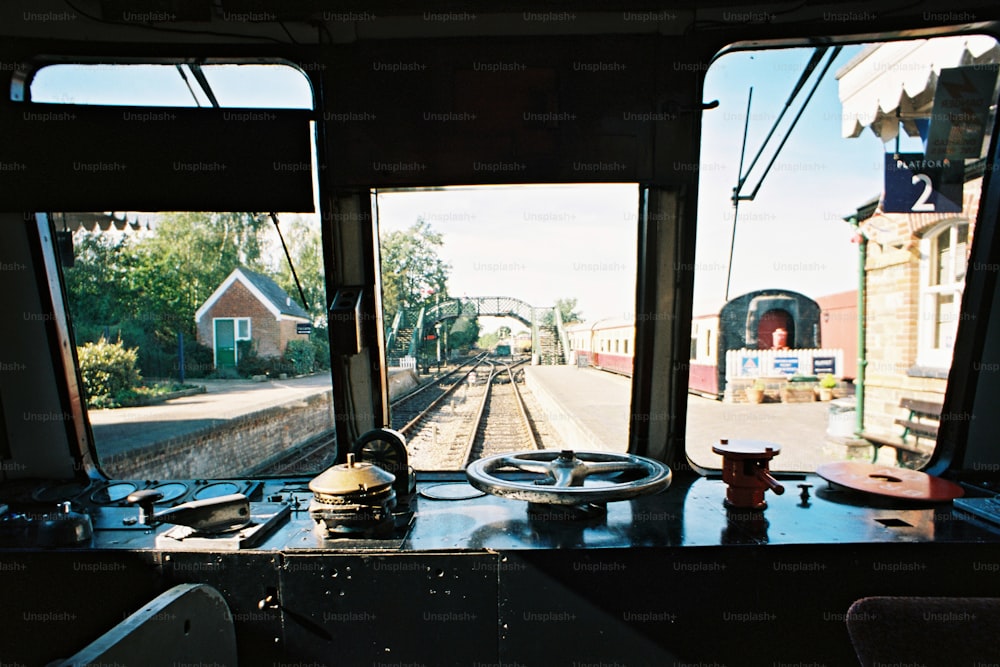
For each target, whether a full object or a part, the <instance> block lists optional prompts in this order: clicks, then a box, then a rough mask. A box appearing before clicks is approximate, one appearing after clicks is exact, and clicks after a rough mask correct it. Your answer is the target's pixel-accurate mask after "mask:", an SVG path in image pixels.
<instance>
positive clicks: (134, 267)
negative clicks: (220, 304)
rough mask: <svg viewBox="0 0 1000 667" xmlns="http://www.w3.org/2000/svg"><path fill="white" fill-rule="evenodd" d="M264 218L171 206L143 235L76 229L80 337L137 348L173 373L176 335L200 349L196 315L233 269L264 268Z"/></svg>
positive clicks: (151, 371) (73, 274) (146, 366)
mask: <svg viewBox="0 0 1000 667" xmlns="http://www.w3.org/2000/svg"><path fill="white" fill-rule="evenodd" d="M263 223H264V221H263V220H262V219H261V218H259V217H258V216H255V215H253V214H250V213H170V214H166V215H164V216H162V217H161V218H160V219H159V220H158V221H157V223H156V225H155V228H154V231H153V232H152V233H151V234H149V235H147V236H142V237H130V236H116V235H114V234H102V233H93V234H88V233H82V232H81V233H78V234H77V235H76V237H75V239H74V244H75V246H76V247H75V248H74V256H75V264H74V266H73V267H72V268H67V269H66V271H65V278H66V287H67V296H68V302H69V307H70V313H71V316H72V318H73V323H74V330H75V332H76V338H77V343H78V344H82V343H84V342H88V341H91V342H93V341H96V340H98V338H99V337H100V336H102V335H103V336H106V337H110V338H120V339H121V340H122V341H123V343H124V344H125V345H126V346H127V347H129V348H138V359H139V366H140V368H141V369H142V372H143V373H144V374H145V375H147V376H163V377H165V376H168V375H175V374H176V373H177V371H178V368H177V342H178V334H184V336H185V343H186V344H187V346H189V347H188V352H189V354H187V355H186V358H187V359H188V360H191V359H194V358H195V353H197V352H198V350H197V349H196V348H197V346H196V344H195V322H194V314H195V311H196V310H197V309H198V307H199V306H201V304H202V303H203V302H204V301H205V299H207V298H208V296H209V295H210V294H211V293H212V292H213V291H214V290H215V289H216V288H217V287H218V286H219V284H220V283H221V282H222V281H223V280H224V279H225V277H226V276H227V275H229V273H230V272H232V270H233V269H235V268H236V267H238V266H246V267H248V268H250V269H253V270H261V269H262V268H263V262H262V258H261V254H262V238H261V232H262V228H263Z"/></svg>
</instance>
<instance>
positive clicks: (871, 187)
mask: <svg viewBox="0 0 1000 667" xmlns="http://www.w3.org/2000/svg"><path fill="white" fill-rule="evenodd" d="M861 48H862V47H861V46H854V47H846V48H845V49H844V50H843V51H842V52H841V54H840V55H839V57H838V59H837V60H836V62H835V63H834V64H833V66H832V67H831V68H830V71H829V72H827V74H826V77H825V78H824V80H823V81H822V83H821V85H820V87H819V89H818V90H817V92H816V94H815V96H814V97H813V99H812V100H811V102H810V104H809V106H808V107H807V108H806V111H805V112H804V114H803V116H802V118H801V119H800V120H799V122H798V125H797V126H796V128H795V129H794V131H793V132H792V135H791V137H790V139H789V140H788V142H787V143H786V144H785V146H784V148H783V150H782V151H781V154H780V155H779V156H778V159H777V161H776V162H775V164H774V167H773V168H772V170H771V172H770V174H769V175H768V176H767V178H766V180H765V181H764V182H763V184H762V185H761V187H760V190H759V193H758V195H757V197H756V199H755V200H754V201H744V202H742V203H741V205H740V209H739V221H738V224H737V233H736V234H737V236H736V239H737V245H736V251H735V254H734V257H733V263H732V286H731V288H730V293H729V296H730V297H734V296H738V295H739V294H743V293H745V292H749V291H752V290H756V289H761V288H765V287H778V288H788V289H794V290H797V291H800V292H803V293H805V294H806V295H807V296H810V297H813V298H816V297H819V296H823V295H826V294H832V293H836V292H842V291H848V290H852V289H854V287H855V284H856V267H857V245H855V244H854V243H852V242H851V237H852V233H853V232H852V230H851V228H850V226H849V225H848V224H847V223H846V222H844V221H843V217H844V216H847V215H849V214H850V213H852V212H853V211H854V210H855V209H856V208H857V207H858V206H860V205H861V204H863V203H864V202H866V201H867V200H869V199H870V198H872V197H874V196H877V195H878V194H879V193H880V191H881V189H882V179H883V174H882V170H883V163H882V154H883V152H884V151H885V150H886V146H884V145H883V144H882V143H881V141H880V140H879V139H878V138H876V137H875V136H874V134H872V133H871V132H869V131H865V132H864V133H862V135H861V136H860V137H857V138H854V139H845V138H843V137H841V129H840V126H841V120H840V119H841V106H840V102H839V99H838V96H837V81H836V79H835V78H834V74H835V73H836V72H837V70H839V69H840V68H841V67H842V66H843V65H844V64H845V63H847V62H848V60H849V59H850V58H851V57H853V55H854V54H856V53H857V52H858V51H859V50H860V49H861ZM811 51H812V50H811V49H804V48H800V49H786V50H771V51H767V52H764V51H753V52H733V53H729V54H726V55H723V56H721V57H720V58H719V59H717V60H716V61H715V63H713V64H712V66H711V67H710V68H709V69H708V70H707V72H706V75H705V81H706V85H705V95H704V100H705V101H712V100H718V101H719V105H718V107H717V108H715V109H711V110H708V111H706V112H705V114H704V116H703V123H704V125H703V138H702V153H701V159H700V163H699V174H700V181H699V198H698V225H699V227H698V242H697V251H696V264H695V309H694V314H695V315H700V314H707V313H712V312H717V311H718V309H719V307H720V306H721V305H722V304H723V303H724V301H725V290H726V276H727V270H728V266H729V240H730V235H731V233H732V230H733V214H734V211H733V206H732V201H731V194H732V189H733V186H734V185H735V184H736V182H737V178H738V167H739V161H740V146H741V143H742V141H743V132H744V121H745V118H746V105H747V98H748V94H749V91H750V88H751V87H753V98H752V106H751V109H750V123H749V132H748V136H747V149H746V159H745V164H746V165H749V162H750V160H751V159H752V157H753V156H754V155H755V154H756V152H757V149H758V148H759V147H760V145H761V143H762V141H763V139H764V137H765V135H766V133H767V132H768V131H769V130H770V128H771V125H772V123H773V122H774V120H775V118H777V116H778V114H779V112H780V111H781V109H782V107H783V106H784V104H785V101H786V99H787V97H788V95H789V93H790V91H791V89H792V87H793V85H794V83H795V81H796V80H797V79H798V77H799V75H800V73H801V71H802V69H803V67H804V65H805V63H806V62H807V61H808V59H809V56H810V54H811ZM123 70H129V71H123ZM205 72H206V76H207V77H208V78H209V81H210V83H211V86H212V89H213V90H214V91H215V93H216V95H217V97H218V98H219V100H220V101H221V103H222V104H223V106H244V107H266V106H280V107H295V108H308V107H309V106H311V104H312V102H311V91H310V89H309V84H308V81H307V79H306V78H305V77H303V76H302V75H301V73H299V72H297V71H294V70H290V69H288V68H274V67H267V66H208V67H206V68H205ZM187 76H188V79H189V82H190V85H191V88H192V89H193V90H194V92H192V91H191V90H189V89H188V87H187V86H186V84H185V82H184V80H183V79H182V78H181V77H180V76H179V75H178V73H177V71H176V69H175V68H173V67H162V66H139V65H134V66H129V67H125V68H108V67H103V66H87V67H85V68H81V67H80V66H60V67H50V68H47V69H45V70H42V72H41V73H40V74H39V75H38V77H37V78H36V79H35V81H34V82H33V84H32V95H33V97H34V99H35V100H36V101H45V100H48V101H53V102H78V103H79V102H92V103H104V104H129V103H136V101H137V100H143V101H144V103H146V104H150V105H169V106H193V105H195V101H194V98H197V99H198V103H200V104H202V105H207V104H208V102H207V98H206V97H205V95H204V93H202V92H201V91H200V90H199V89H198V86H197V84H196V83H195V81H194V80H193V76H192V75H191V73H190V72H187ZM813 78H815V74H814V77H813ZM813 78H811V79H810V80H809V82H808V83H807V86H806V87H805V88H804V90H803V91H802V93H800V95H799V97H798V98H797V100H796V102H795V103H794V104H793V106H792V108H791V109H790V110H789V111H788V113H787V114H786V117H785V119H784V121H783V123H782V125H781V127H779V130H778V131H777V132H776V133H775V137H774V139H773V140H772V143H771V144H770V145H771V146H772V147H773V146H775V145H776V144H777V141H776V140H778V139H780V138H781V136H782V135H783V133H784V132H783V129H784V128H785V127H787V126H788V124H789V123H790V121H791V118H792V117H793V116H794V115H795V113H796V112H797V110H798V108H799V105H800V103H801V101H802V100H803V99H804V97H805V95H806V93H807V92H808V90H809V88H810V86H811V84H812V81H813ZM905 148H906V145H904V149H905ZM772 152H773V149H772ZM770 154H771V153H770V152H768V153H766V154H765V155H764V157H763V158H762V159H761V161H760V163H759V164H758V165H757V167H756V168H755V170H754V172H752V173H751V175H750V177H749V178H748V182H747V187H746V189H745V190H744V194H748V193H749V192H750V191H751V190H752V189H753V188H754V187H755V186H756V183H757V181H758V180H759V177H760V174H761V173H762V171H763V167H764V166H765V165H766V163H767V160H768V159H769V157H770ZM378 206H379V218H378V221H379V227H380V230H381V231H382V232H386V231H392V230H396V229H403V228H406V227H408V226H410V225H411V224H413V223H414V222H415V221H416V220H417V218H420V217H422V218H424V219H425V220H427V221H428V222H430V223H431V225H432V227H433V229H435V230H436V231H438V232H441V233H442V234H443V236H444V240H445V243H444V246H443V248H442V249H441V255H442V257H443V259H444V260H445V261H446V262H448V263H449V264H450V265H451V267H452V269H451V277H450V280H449V286H448V287H449V292H450V293H451V294H452V295H455V296H463V295H466V296H512V297H515V298H519V299H522V300H524V301H527V302H529V303H531V304H532V305H535V306H550V305H552V304H554V302H555V300H556V299H557V298H561V297H574V298H576V299H577V304H578V305H577V310H578V311H579V312H580V313H581V314H582V315H583V317H584V319H585V320H589V321H592V320H596V319H601V318H606V317H613V318H622V317H625V318H627V317H629V316H630V315H631V311H632V308H633V304H634V290H635V266H636V259H635V258H636V238H635V231H636V215H637V213H636V211H637V208H638V187H637V185H635V184H625V185H608V184H603V185H597V184H593V185H587V186H522V187H519V188H513V187H480V188H449V189H444V190H434V191H418V192H412V191H411V192H391V191H390V192H382V193H380V194H379V197H378ZM485 324H486V325H487V327H489V326H490V322H488V321H487V322H485ZM493 326H497V323H493ZM487 330H489V329H488V328H487Z"/></svg>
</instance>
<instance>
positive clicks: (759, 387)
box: [747, 380, 764, 403]
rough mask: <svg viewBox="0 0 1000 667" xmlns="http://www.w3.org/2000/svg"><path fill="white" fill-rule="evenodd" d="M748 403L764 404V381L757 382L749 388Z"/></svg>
mask: <svg viewBox="0 0 1000 667" xmlns="http://www.w3.org/2000/svg"><path fill="white" fill-rule="evenodd" d="M747 401H749V402H750V403H763V402H764V381H763V380H756V381H754V383H753V384H752V385H750V386H749V387H747Z"/></svg>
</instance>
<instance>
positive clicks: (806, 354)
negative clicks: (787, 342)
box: [726, 348, 844, 380]
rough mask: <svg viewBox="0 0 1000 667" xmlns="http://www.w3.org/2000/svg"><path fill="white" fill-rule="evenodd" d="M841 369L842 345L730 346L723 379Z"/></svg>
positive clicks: (823, 373) (842, 368)
mask: <svg viewBox="0 0 1000 667" xmlns="http://www.w3.org/2000/svg"><path fill="white" fill-rule="evenodd" d="M826 373H830V374H832V375H834V376H836V377H838V378H839V377H840V376H841V375H843V373H844V351H843V350H841V349H832V348H822V349H802V350H747V349H743V350H729V351H728V352H726V380H733V379H737V378H755V377H779V376H782V375H789V376H790V375H825V374H826Z"/></svg>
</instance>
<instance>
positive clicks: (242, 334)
mask: <svg viewBox="0 0 1000 667" xmlns="http://www.w3.org/2000/svg"><path fill="white" fill-rule="evenodd" d="M236 340H250V318H249V317H239V318H236Z"/></svg>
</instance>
